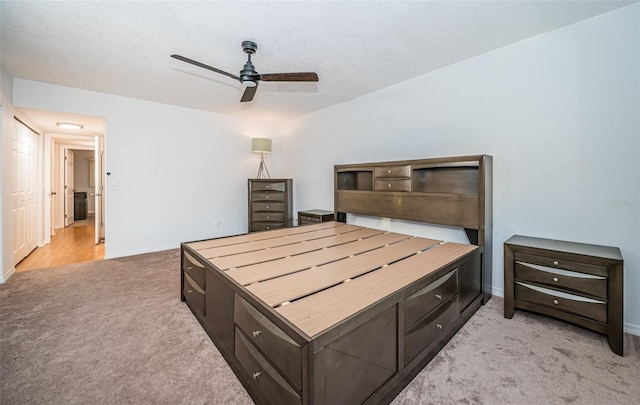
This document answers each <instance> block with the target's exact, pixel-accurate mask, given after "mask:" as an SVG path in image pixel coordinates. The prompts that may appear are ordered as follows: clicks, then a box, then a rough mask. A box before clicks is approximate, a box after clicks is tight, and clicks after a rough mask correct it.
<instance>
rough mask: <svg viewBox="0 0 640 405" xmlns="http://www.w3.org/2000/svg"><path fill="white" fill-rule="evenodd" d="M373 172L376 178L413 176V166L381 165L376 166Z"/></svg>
mask: <svg viewBox="0 0 640 405" xmlns="http://www.w3.org/2000/svg"><path fill="white" fill-rule="evenodd" d="M373 173H374V175H375V177H376V178H380V177H406V178H410V177H411V166H409V165H405V166H380V167H374V168H373Z"/></svg>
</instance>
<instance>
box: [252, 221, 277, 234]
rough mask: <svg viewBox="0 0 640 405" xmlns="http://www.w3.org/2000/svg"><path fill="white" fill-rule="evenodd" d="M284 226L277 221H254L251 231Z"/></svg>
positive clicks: (268, 229)
mask: <svg viewBox="0 0 640 405" xmlns="http://www.w3.org/2000/svg"><path fill="white" fill-rule="evenodd" d="M280 228H284V224H283V223H279V222H254V223H253V225H252V229H251V231H252V232H254V231H270V230H272V229H280Z"/></svg>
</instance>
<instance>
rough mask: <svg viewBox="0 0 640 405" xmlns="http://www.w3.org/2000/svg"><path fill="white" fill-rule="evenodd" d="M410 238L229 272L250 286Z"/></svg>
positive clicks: (378, 238) (381, 239)
mask: <svg viewBox="0 0 640 405" xmlns="http://www.w3.org/2000/svg"><path fill="white" fill-rule="evenodd" d="M409 238H410V237H409V236H407V235H402V234H399V233H383V234H380V235H375V236H372V237H370V238H366V239H363V240H358V241H354V242H349V243H345V244H342V245H338V246H333V247H330V248H327V249H322V250H316V251H313V252H309V253H303V254H299V255H296V256H291V257H289V258H284V259H276V260H271V261H269V262H265V263H259V264H254V265H249V266H244V267H240V268H238V269H232V270H228V271H227V272H226V273H227V275H228V276H229V277H231V278H233V279H234V280H236V281H237V282H238V283H240V284H242V285H247V284H251V283H255V282H259V281H262V280H268V279H272V278H274V277H279V276H283V275H286V274H289V273H294V272H297V271H300V270H304V269H308V268H310V267H313V266H320V265H323V264H326V263H329V262H333V261H335V260H340V259H344V258H345V257H349V256H351V255H357V254H359V253H362V252H366V251H368V250H372V249H378V248H381V247H383V246H385V245H387V244H391V243H396V242H399V241H401V240H403V239H409Z"/></svg>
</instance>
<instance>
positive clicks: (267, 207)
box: [251, 201, 284, 212]
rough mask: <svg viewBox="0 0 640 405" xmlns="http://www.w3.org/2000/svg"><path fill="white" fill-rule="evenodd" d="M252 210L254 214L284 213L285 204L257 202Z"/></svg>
mask: <svg viewBox="0 0 640 405" xmlns="http://www.w3.org/2000/svg"><path fill="white" fill-rule="evenodd" d="M251 210H252V211H253V212H264V211H269V212H284V203H283V202H278V201H273V202H261V201H256V202H254V203H253V205H252V207H251Z"/></svg>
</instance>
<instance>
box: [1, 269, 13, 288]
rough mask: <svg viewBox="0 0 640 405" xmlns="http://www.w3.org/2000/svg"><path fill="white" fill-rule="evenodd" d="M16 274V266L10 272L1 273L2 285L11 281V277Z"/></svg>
mask: <svg viewBox="0 0 640 405" xmlns="http://www.w3.org/2000/svg"><path fill="white" fill-rule="evenodd" d="M15 272H16V268H15V266H14V267H12V268H10V269H9V271H8V272H6V273H5V274H2V273H0V284H4V283H6V282H7V280H9V277H11V276H13V273H15Z"/></svg>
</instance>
